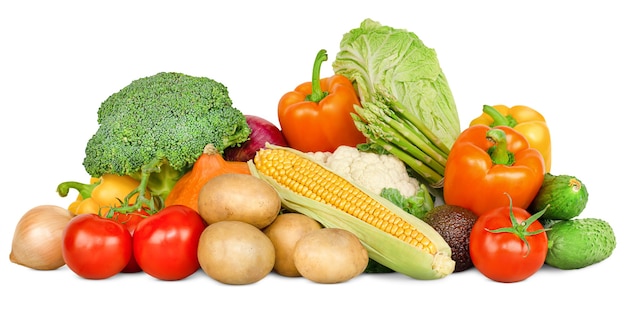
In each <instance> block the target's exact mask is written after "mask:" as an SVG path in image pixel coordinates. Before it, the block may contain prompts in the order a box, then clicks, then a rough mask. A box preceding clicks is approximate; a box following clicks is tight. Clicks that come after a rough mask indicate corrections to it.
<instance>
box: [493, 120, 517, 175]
mask: <svg viewBox="0 0 626 325" xmlns="http://www.w3.org/2000/svg"><path fill="white" fill-rule="evenodd" d="M487 140H489V142H491V143H493V144H494V145H493V146H491V147H489V149H488V150H487V153H488V154H489V156H491V161H492V162H493V164H494V165H507V166H511V165H513V163H515V155H513V153H512V152H510V151H509V149H508V148H507V142H506V133H504V131H503V130H501V129H489V130H488V131H487Z"/></svg>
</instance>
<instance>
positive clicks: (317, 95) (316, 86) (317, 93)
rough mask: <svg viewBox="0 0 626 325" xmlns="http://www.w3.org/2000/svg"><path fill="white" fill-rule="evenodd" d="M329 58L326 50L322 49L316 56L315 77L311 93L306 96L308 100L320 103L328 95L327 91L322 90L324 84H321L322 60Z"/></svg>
mask: <svg viewBox="0 0 626 325" xmlns="http://www.w3.org/2000/svg"><path fill="white" fill-rule="evenodd" d="M326 60H328V54H327V53H326V50H320V51H319V52H317V56H316V57H315V63H314V64H313V78H312V80H311V93H310V94H308V95H307V96H306V100H307V101H310V102H316V103H319V102H320V101H321V100H322V99H324V97H326V95H328V93H327V92H324V91H322V85H321V84H320V72H321V70H322V62H324V61H326Z"/></svg>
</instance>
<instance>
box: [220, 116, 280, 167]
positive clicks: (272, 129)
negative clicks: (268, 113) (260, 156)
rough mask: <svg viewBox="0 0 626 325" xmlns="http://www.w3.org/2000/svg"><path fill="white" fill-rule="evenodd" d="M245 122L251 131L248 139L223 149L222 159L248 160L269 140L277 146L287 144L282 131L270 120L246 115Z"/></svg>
mask: <svg viewBox="0 0 626 325" xmlns="http://www.w3.org/2000/svg"><path fill="white" fill-rule="evenodd" d="M246 122H247V123H248V126H250V129H251V130H252V133H250V139H249V140H248V141H246V142H244V143H242V144H241V146H238V147H237V146H234V147H230V148H226V149H225V150H224V159H225V160H228V161H248V160H250V159H252V158H254V155H255V154H256V152H257V151H258V150H259V149H260V148H263V147H265V143H266V142H269V143H271V144H274V145H277V146H283V147H286V146H287V140H285V137H284V136H283V132H282V131H281V130H280V129H279V128H278V127H277V126H276V125H274V124H273V123H272V122H270V121H268V120H266V119H264V118H262V117H258V116H254V115H246Z"/></svg>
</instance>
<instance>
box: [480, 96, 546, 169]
mask: <svg viewBox="0 0 626 325" xmlns="http://www.w3.org/2000/svg"><path fill="white" fill-rule="evenodd" d="M477 124H481V125H488V126H490V127H494V126H500V125H505V126H509V127H512V128H514V129H515V130H516V131H518V132H519V133H521V134H522V135H524V137H525V138H526V140H528V143H529V144H530V147H531V148H535V149H537V150H538V151H539V152H540V153H541V155H542V156H543V160H544V162H545V167H546V169H545V170H546V173H547V172H550V167H551V165H552V142H551V140H550V130H549V129H548V125H547V123H546V120H545V118H544V117H543V115H541V113H539V112H538V111H536V110H534V109H532V108H530V107H528V106H523V105H516V106H512V107H510V108H509V107H508V106H505V105H494V106H489V105H484V106H483V114H482V115H480V116H479V117H477V118H475V119H473V120H472V121H471V122H470V126H473V125H477Z"/></svg>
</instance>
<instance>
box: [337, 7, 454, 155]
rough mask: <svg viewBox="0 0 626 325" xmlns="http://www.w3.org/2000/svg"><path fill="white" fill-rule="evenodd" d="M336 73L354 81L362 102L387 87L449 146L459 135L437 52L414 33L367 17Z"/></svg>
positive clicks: (346, 41) (349, 39)
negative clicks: (384, 24)
mask: <svg viewBox="0 0 626 325" xmlns="http://www.w3.org/2000/svg"><path fill="white" fill-rule="evenodd" d="M333 70H334V72H335V73H336V74H341V75H344V76H346V77H347V78H348V79H350V80H351V81H352V83H353V84H354V85H355V88H356V89H357V91H358V93H359V97H360V100H361V102H362V103H363V102H372V101H374V97H375V95H376V92H377V90H378V89H382V90H383V91H385V92H387V93H389V94H390V95H391V96H393V97H394V98H396V99H397V100H398V101H399V102H400V103H402V104H403V105H404V106H405V107H406V108H407V109H408V110H409V111H410V113H412V114H413V115H415V116H416V117H417V118H418V119H419V120H421V121H422V122H423V123H424V124H425V126H426V127H427V128H429V129H430V131H431V132H432V133H433V134H435V135H436V136H437V137H438V138H439V140H440V141H441V142H443V143H444V144H445V145H446V146H447V147H448V148H450V147H451V146H452V144H453V143H454V140H456V138H457V137H458V135H459V133H460V121H459V115H458V112H457V108H456V104H455V102H454V98H453V96H452V92H451V90H450V87H449V85H448V81H447V79H446V77H445V75H444V73H443V71H442V69H441V67H440V65H439V61H438V59H437V54H436V52H435V50H433V49H431V48H428V47H427V46H425V45H424V43H423V42H422V41H421V40H420V39H419V37H418V36H417V35H416V34H415V33H413V32H409V31H407V30H404V29H395V28H392V27H389V26H383V25H381V24H380V23H378V22H376V21H373V20H371V19H369V18H368V19H365V20H364V21H363V22H362V23H361V25H360V27H359V28H355V29H352V30H351V31H350V32H348V33H346V34H344V36H343V38H342V40H341V43H340V51H339V52H338V53H337V56H336V58H335V61H334V62H333Z"/></svg>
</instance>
